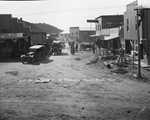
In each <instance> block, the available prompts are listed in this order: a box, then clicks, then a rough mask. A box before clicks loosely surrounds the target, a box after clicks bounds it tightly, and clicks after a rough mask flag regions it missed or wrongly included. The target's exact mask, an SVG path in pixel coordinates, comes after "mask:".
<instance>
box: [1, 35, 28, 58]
mask: <svg viewBox="0 0 150 120" xmlns="http://www.w3.org/2000/svg"><path fill="white" fill-rule="evenodd" d="M29 46H30V36H26V37H24V36H23V34H22V33H0V58H3V57H13V56H20V55H21V54H23V53H25V52H26V51H27V50H28V47H29Z"/></svg>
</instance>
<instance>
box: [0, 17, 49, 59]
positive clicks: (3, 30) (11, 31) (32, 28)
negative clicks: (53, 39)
mask: <svg viewBox="0 0 150 120" xmlns="http://www.w3.org/2000/svg"><path fill="white" fill-rule="evenodd" d="M45 42H46V33H45V32H43V31H42V30H41V29H39V28H38V27H37V26H36V25H35V24H32V23H29V22H26V21H23V20H22V19H18V18H14V17H12V15H11V14H0V57H11V56H20V55H21V54H23V53H25V52H27V51H28V48H29V47H30V46H31V45H35V44H43V43H45Z"/></svg>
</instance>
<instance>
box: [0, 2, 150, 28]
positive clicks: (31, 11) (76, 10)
mask: <svg viewBox="0 0 150 120" xmlns="http://www.w3.org/2000/svg"><path fill="white" fill-rule="evenodd" d="M134 1H135V0H41V1H19V0H18V1H11V0H10V1H5V0H3V1H1V0H0V14H12V17H17V18H22V19H23V20H25V21H28V22H31V23H47V24H50V25H52V26H55V27H57V28H59V29H61V30H64V31H69V27H80V29H81V30H94V29H95V24H94V23H92V24H91V23H87V19H95V18H97V17H99V16H101V15H117V14H118V15H121V14H124V12H125V10H126V5H127V4H129V3H131V2H134ZM138 3H139V4H144V5H150V0H138Z"/></svg>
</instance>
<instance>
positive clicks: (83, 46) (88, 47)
mask: <svg viewBox="0 0 150 120" xmlns="http://www.w3.org/2000/svg"><path fill="white" fill-rule="evenodd" d="M92 48H93V45H92V44H90V43H82V44H81V45H80V50H92Z"/></svg>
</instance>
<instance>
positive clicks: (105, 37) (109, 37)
mask: <svg viewBox="0 0 150 120" xmlns="http://www.w3.org/2000/svg"><path fill="white" fill-rule="evenodd" d="M115 38H119V35H115V36H104V40H112V39H115Z"/></svg>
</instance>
